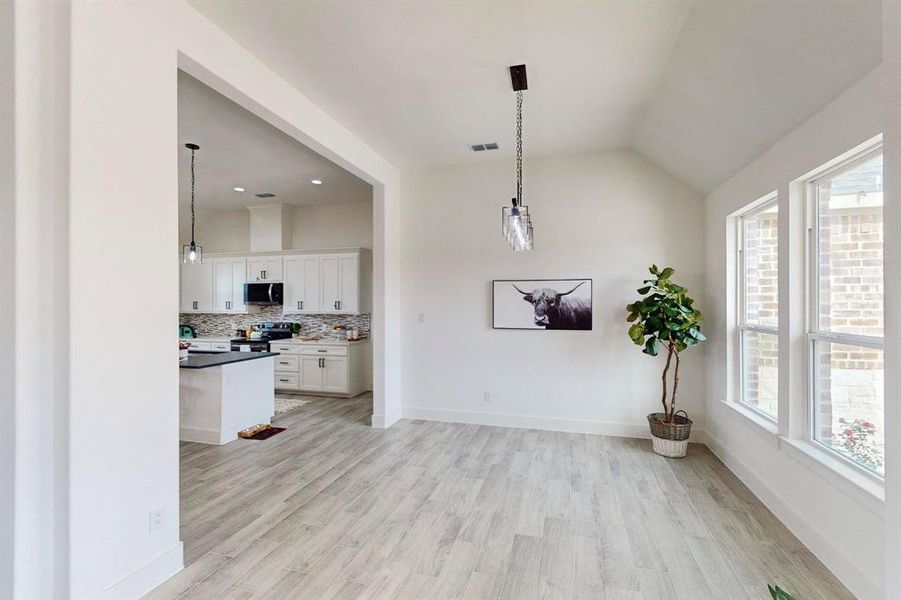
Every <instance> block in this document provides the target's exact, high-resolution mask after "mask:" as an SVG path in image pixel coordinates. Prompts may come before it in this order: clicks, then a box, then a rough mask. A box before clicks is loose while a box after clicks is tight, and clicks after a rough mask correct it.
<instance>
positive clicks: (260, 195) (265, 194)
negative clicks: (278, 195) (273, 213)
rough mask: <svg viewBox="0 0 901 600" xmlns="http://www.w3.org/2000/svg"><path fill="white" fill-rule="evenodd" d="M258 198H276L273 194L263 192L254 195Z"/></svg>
mask: <svg viewBox="0 0 901 600" xmlns="http://www.w3.org/2000/svg"><path fill="white" fill-rule="evenodd" d="M254 195H255V196H256V197H257V198H275V194H273V193H272V192H263V193H262V194H254Z"/></svg>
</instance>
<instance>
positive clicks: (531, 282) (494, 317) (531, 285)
mask: <svg viewBox="0 0 901 600" xmlns="http://www.w3.org/2000/svg"><path fill="white" fill-rule="evenodd" d="M556 282H573V283H576V284H577V286H580V285H583V284H585V283H587V284H588V298H587V299H588V311H589V313H590V314H589V317H588V326H587V327H584V326H580V327H560V328H558V327H541V326H533V327H515V326H509V325H500V326H499V325H498V312H497V311H498V298H497V295H498V286H497V284H503V283H509V284H514V285H516V284H528V287H523V286H518V287H520V289H522V290H527V289H531V290H533V291H534V290H535V289H538V288H539V287H550V286H538V287H536V285H535V284H536V283H549V284H554V283H556ZM551 289H557V288H556V286H555V287H552V288H551ZM582 295H584V294H582ZM491 328H492V329H498V330H514V331H592V330H593V328H594V279H592V278H590V277H571V278H561V277H555V278H548V279H492V280H491Z"/></svg>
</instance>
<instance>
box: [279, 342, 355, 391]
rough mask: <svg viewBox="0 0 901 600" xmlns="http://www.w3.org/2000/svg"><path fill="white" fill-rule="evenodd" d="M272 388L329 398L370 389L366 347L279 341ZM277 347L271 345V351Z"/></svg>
mask: <svg viewBox="0 0 901 600" xmlns="http://www.w3.org/2000/svg"><path fill="white" fill-rule="evenodd" d="M278 348H279V351H281V352H285V353H284V354H282V355H281V356H277V357H276V361H275V387H276V389H284V390H299V391H301V392H309V393H313V394H322V395H328V396H356V395H357V394H360V393H362V392H365V391H366V390H371V389H372V381H371V379H370V378H369V376H368V374H369V372H370V370H371V369H370V365H369V361H370V360H371V358H370V356H371V355H370V352H369V344H368V343H366V342H364V343H357V344H321V345H320V344H302V343H296V342H287V341H283V342H279V344H278ZM275 349H276V348H275V347H274V346H273V350H275Z"/></svg>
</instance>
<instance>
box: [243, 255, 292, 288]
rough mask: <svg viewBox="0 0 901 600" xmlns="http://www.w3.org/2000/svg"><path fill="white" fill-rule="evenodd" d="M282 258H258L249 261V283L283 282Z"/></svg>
mask: <svg viewBox="0 0 901 600" xmlns="http://www.w3.org/2000/svg"><path fill="white" fill-rule="evenodd" d="M282 262H283V260H282V257H281V256H256V257H253V258H249V259H247V281H251V282H258V281H281V280H282Z"/></svg>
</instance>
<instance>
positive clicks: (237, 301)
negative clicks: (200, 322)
mask: <svg viewBox="0 0 901 600" xmlns="http://www.w3.org/2000/svg"><path fill="white" fill-rule="evenodd" d="M210 262H211V264H212V266H213V312H223V313H243V312H247V307H246V306H245V305H244V282H245V281H246V280H247V260H246V259H244V258H214V259H212V260H211V261H210Z"/></svg>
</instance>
